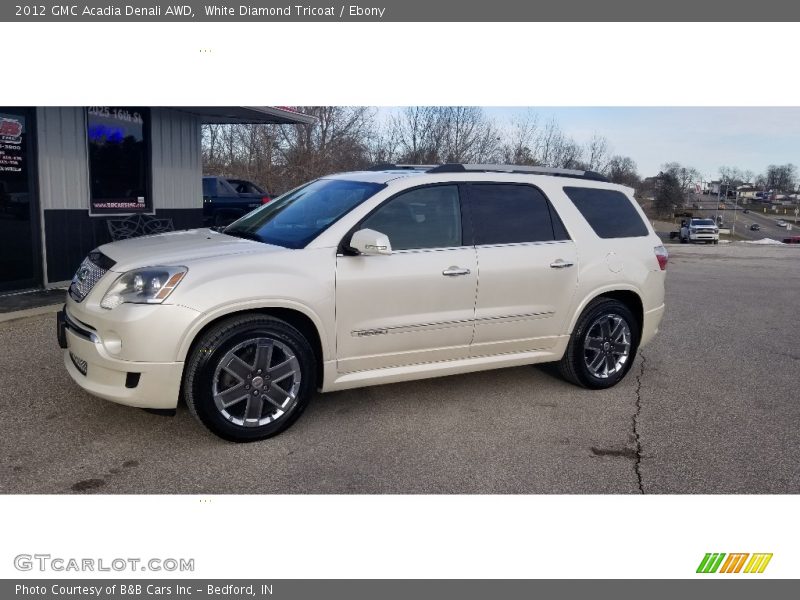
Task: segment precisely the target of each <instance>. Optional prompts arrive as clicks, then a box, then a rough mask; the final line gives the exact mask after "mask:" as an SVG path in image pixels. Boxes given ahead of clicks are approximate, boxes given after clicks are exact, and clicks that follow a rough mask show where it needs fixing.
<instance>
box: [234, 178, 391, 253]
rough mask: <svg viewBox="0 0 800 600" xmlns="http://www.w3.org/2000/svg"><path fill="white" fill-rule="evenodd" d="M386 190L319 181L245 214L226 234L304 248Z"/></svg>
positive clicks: (371, 185)
mask: <svg viewBox="0 0 800 600" xmlns="http://www.w3.org/2000/svg"><path fill="white" fill-rule="evenodd" d="M384 187H385V185H384V184H382V183H371V182H365V181H348V180H345V179H317V180H316V181H312V182H311V183H307V184H306V185H303V186H301V187H299V188H295V189H294V190H292V191H290V192H287V193H286V194H284V195H283V196H280V197H279V198H276V199H275V200H273V201H272V202H270V203H268V204H264V205H263V206H262V207H261V208H258V209H256V210H254V211H253V212H251V213H248V214H246V215H245V216H244V217H242V218H241V219H239V220H238V221H234V222H233V223H231V224H230V225H229V226H228V227H226V228H225V229H224V231H223V233H226V234H228V235H232V236H236V237H242V238H246V239H251V240H255V241H258V242H263V243H265V244H274V245H276V246H283V247H284V248H303V247H305V246H306V245H307V244H308V243H309V242H311V241H312V240H313V239H314V238H316V237H317V236H318V235H319V234H321V233H322V232H323V231H325V229H327V228H328V227H330V226H331V225H332V224H333V223H335V222H336V221H337V220H339V219H340V218H341V217H343V216H344V215H345V214H347V213H348V212H350V211H351V210H353V209H354V208H355V207H356V206H358V205H359V204H361V203H362V202H364V201H365V200H366V199H367V198H370V197H371V196H373V195H375V194H376V193H377V192H378V191H379V190H382V189H383V188H384Z"/></svg>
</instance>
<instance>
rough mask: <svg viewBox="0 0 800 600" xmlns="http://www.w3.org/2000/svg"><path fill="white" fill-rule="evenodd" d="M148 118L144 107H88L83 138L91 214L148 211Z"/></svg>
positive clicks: (149, 205) (150, 203) (149, 204)
mask: <svg viewBox="0 0 800 600" xmlns="http://www.w3.org/2000/svg"><path fill="white" fill-rule="evenodd" d="M148 134H149V115H148V113H147V111H146V109H143V108H128V107H125V108H123V107H117V106H90V107H89V109H88V110H87V118H86V135H87V138H88V147H89V181H90V186H89V188H90V194H91V199H90V202H91V209H92V212H101V213H129V212H144V211H149V210H150V209H151V207H152V200H151V198H150V197H149V183H150V160H149V156H148V139H147V136H148Z"/></svg>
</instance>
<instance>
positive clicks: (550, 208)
mask: <svg viewBox="0 0 800 600" xmlns="http://www.w3.org/2000/svg"><path fill="white" fill-rule="evenodd" d="M462 185H463V187H464V188H465V193H464V195H463V196H462V197H463V198H465V199H466V202H463V205H465V206H462V212H466V213H467V216H468V218H469V225H470V230H469V231H470V236H471V242H472V246H474V247H475V248H498V247H500V248H502V247H505V246H531V245H542V244H564V243H567V242H572V235H571V234H570V232H569V229H567V225H566V223H564V219H562V218H561V215H560V214H559V213H558V211H557V210H556V207H555V206H554V205H553V202H552V201H551V200H550V197H549V196H548V195H547V194H546V193H545V191H544V190H543V189H542V188H540V187H539V186H538V185H535V184H533V183H529V182H526V181H465V182H462ZM475 185H495V186H516V187H528V188H531V189H533V190H535V191H537V192H539V193H540V194H541V195H542V197H543V198H544V200H545V202H546V204H547V211H548V214H549V216H550V229H551V231H552V233H553V239H552V240H539V241H530V242H501V243H495V244H476V243H475V242H476V236H475V227H474V225H473V223H474V222H473V219H472V216H473V213H472V203H473V198H472V197H471V195H470V193H469V187H470V186H475ZM556 219H558V221H559V222H560V223H561V229H562V230H563V231H564V234H565V235H566V238H565V239H560V240H559V239H556V226H555V220H556Z"/></svg>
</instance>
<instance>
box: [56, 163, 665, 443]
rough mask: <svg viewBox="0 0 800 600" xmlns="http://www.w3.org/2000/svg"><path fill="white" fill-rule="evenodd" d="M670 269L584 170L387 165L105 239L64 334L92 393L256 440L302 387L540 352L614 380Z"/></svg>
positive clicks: (651, 328) (614, 198) (625, 366)
mask: <svg viewBox="0 0 800 600" xmlns="http://www.w3.org/2000/svg"><path fill="white" fill-rule="evenodd" d="M666 266H667V251H666V249H665V248H664V247H663V246H662V245H661V242H660V240H659V238H658V237H657V236H656V234H655V233H654V232H653V230H652V228H651V227H650V225H649V223H648V222H647V219H646V218H645V217H644V214H643V213H642V211H641V209H640V207H639V205H638V204H637V203H636V202H635V201H634V200H633V197H632V191H631V190H630V189H629V188H626V187H622V186H619V185H615V184H611V183H608V182H607V181H605V179H604V178H603V177H602V176H600V175H598V174H596V173H593V172H589V171H575V170H566V169H549V168H542V167H517V166H509V165H462V164H445V165H439V166H415V165H381V166H378V167H375V168H373V169H371V170H368V171H361V172H355V173H343V174H339V175H332V176H328V177H323V178H320V179H317V180H315V181H312V182H310V183H307V184H305V185H302V186H300V187H298V188H296V189H294V190H292V191H290V192H288V193H286V194H284V195H283V196H281V197H279V198H276V199H275V200H273V201H272V202H270V203H269V204H265V205H264V206H262V207H260V208H258V209H256V210H254V211H253V212H250V213H249V214H247V215H245V216H243V217H242V218H240V219H239V220H237V221H235V222H234V223H232V224H231V225H229V226H228V227H227V228H225V229H224V230H222V231H213V230H211V229H196V230H190V231H178V232H172V233H166V234H161V235H154V236H149V237H143V238H136V239H130V240H125V241H120V242H115V243H111V244H106V245H103V246H100V247H99V248H97V249H96V250H94V251H93V252H91V253H90V254H89V256H88V257H86V259H85V260H84V261H83V263H82V264H81V265H80V267H79V269H78V271H77V273H76V274H75V277H74V279H73V281H72V284H71V286H70V288H69V292H68V294H67V299H66V305H65V307H64V309H63V311H62V312H60V313H59V315H58V333H59V336H58V337H59V343H60V344H61V346H62V347H63V348H64V364H65V366H66V369H67V371H68V372H69V374H70V375H71V376H72V378H73V379H74V380H75V381H76V382H77V383H78V385H80V386H81V387H82V388H84V389H85V390H87V391H88V392H90V393H91V394H94V395H96V396H100V397H102V398H106V399H108V400H111V401H114V402H119V403H122V404H128V405H130V406H137V407H142V408H148V409H156V410H162V411H167V412H172V413H174V410H175V408H176V406H177V404H178V401H179V399H180V398H181V397H182V398H183V399H184V400H185V401H186V404H187V405H188V407H189V409H190V411H191V412H192V414H194V416H195V417H197V419H198V420H199V421H200V422H201V423H203V425H205V426H206V427H207V428H208V429H210V430H211V431H212V432H214V433H215V434H217V435H218V436H220V437H222V438H225V439H227V440H233V441H252V440H259V439H263V438H267V437H270V436H272V435H275V434H277V433H280V432H281V431H283V430H285V429H286V428H287V427H289V426H290V425H291V424H292V423H293V422H294V421H295V420H296V419H297V418H298V417H299V416H300V414H301V413H302V412H303V410H304V409H305V408H306V406H307V405H308V403H309V401H310V399H311V397H312V396H313V394H314V392H315V390H317V391H320V392H329V391H334V390H343V389H348V388H357V387H362V386H368V385H376V384H384V383H392V382H398V381H407V380H412V379H420V378H426V377H438V376H442V375H454V374H458V373H466V372H470V371H479V370H487V369H495V368H500V367H511V366H516V365H527V364H533V363H543V362H549V361H554V362H558V364H559V367H560V371H561V373H562V374H563V376H564V377H565V378H566V379H567V380H569V381H571V382H573V383H575V384H577V385H580V386H583V387H587V388H595V389H599V388H608V387H611V386H613V385H615V384H616V383H618V382H619V381H620V380H621V379H622V378H623V377H624V376H625V374H626V373H627V372H628V371H629V369H630V368H631V364H632V363H633V360H634V357H635V355H636V351H637V349H638V348H639V347H641V346H643V345H644V344H646V343H647V342H649V341H650V339H651V338H652V337H653V336H654V335H655V333H656V332H657V331H658V327H659V323H660V321H661V317H662V315H663V312H664V279H665V270H666Z"/></svg>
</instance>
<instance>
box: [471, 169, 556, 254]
mask: <svg viewBox="0 0 800 600" xmlns="http://www.w3.org/2000/svg"><path fill="white" fill-rule="evenodd" d="M468 189H469V206H470V213H471V216H472V229H473V231H474V235H475V245H476V246H481V245H493V244H517V243H525V242H551V241H553V240H556V239H559V240H561V239H568V238H567V235H566V231H564V228H563V226H562V225H561V221H560V220H558V218H557V217H556V223H557V224H558V232H557V233H558V235H556V232H555V231H554V229H553V219H552V218H551V215H550V206H549V202H548V201H547V198H546V197H545V196H544V194H543V193H542V192H540V191H539V190H538V189H536V188H534V187H531V186H529V185H514V184H492V183H485V184H484V183H476V184H470V185H469V186H468Z"/></svg>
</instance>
